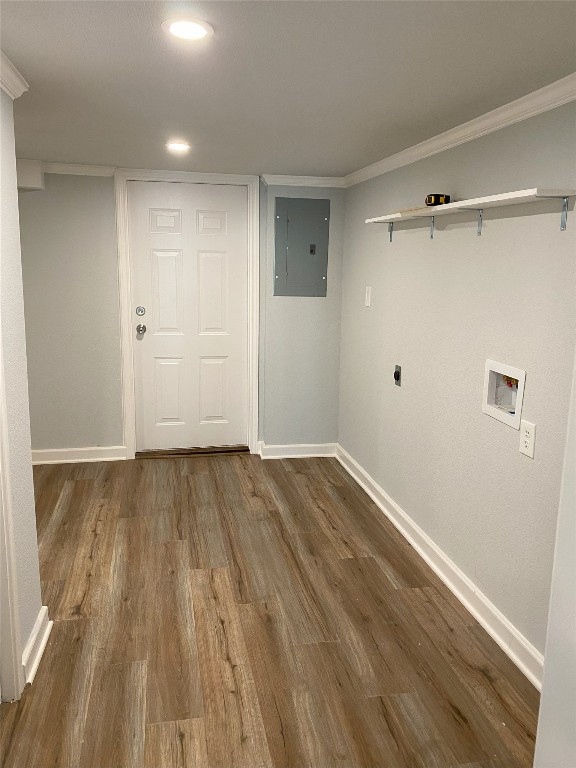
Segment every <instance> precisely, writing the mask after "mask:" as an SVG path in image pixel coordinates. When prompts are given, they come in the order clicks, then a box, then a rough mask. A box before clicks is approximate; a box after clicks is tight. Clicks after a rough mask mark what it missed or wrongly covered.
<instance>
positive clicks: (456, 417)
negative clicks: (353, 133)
mask: <svg viewBox="0 0 576 768" xmlns="http://www.w3.org/2000/svg"><path fill="white" fill-rule="evenodd" d="M575 122H576V105H575V104H571V105H568V106H565V107H561V108H559V109H556V110H554V111H551V112H548V113H546V114H543V115H540V116H538V117H535V118H532V119H530V120H528V121H525V122H522V123H519V124H517V125H513V126H511V127H509V128H506V129H503V130H501V131H498V132H496V133H494V134H491V135H488V136H485V137H483V138H480V139H478V140H476V141H474V142H471V143H468V144H464V145H462V146H460V147H458V148H456V149H453V150H450V151H447V152H443V153H441V154H439V155H436V156H434V157H431V158H428V159H426V160H423V161H420V162H418V163H415V164H413V165H411V166H409V167H406V168H401V169H399V170H397V171H394V172H392V173H388V174H386V175H385V176H382V177H379V178H377V179H373V180H370V181H368V182H365V183H363V184H360V185H358V186H356V187H353V188H351V189H350V190H348V192H347V204H346V228H345V246H344V271H343V300H342V348H341V383H340V431H339V438H340V443H341V444H342V445H343V447H344V448H345V449H346V450H347V451H348V452H349V453H351V454H352V456H353V457H354V458H355V459H356V460H357V461H358V462H359V463H360V464H361V465H362V466H363V467H364V468H365V469H366V470H367V471H368V472H369V473H370V474H371V475H372V477H373V478H374V479H375V480H376V482H377V483H378V484H379V485H381V486H382V487H383V488H384V489H385V491H386V492H387V493H388V494H389V495H390V496H391V497H392V498H393V499H394V500H395V501H396V502H397V503H398V504H399V505H400V506H401V507H402V508H403V509H404V510H405V511H406V512H407V513H408V514H409V515H410V516H411V517H412V518H413V519H414V520H415V522H416V523H417V524H418V525H419V526H421V527H422V528H423V529H424V531H425V532H426V533H427V534H428V535H429V536H430V537H431V538H432V539H433V540H434V541H435V542H436V543H437V544H438V545H439V546H440V547H441V548H442V549H443V550H444V552H446V554H447V555H448V556H449V557H450V558H452V560H454V562H455V563H456V564H457V565H458V566H460V568H461V569H462V570H463V571H464V572H465V573H466V574H467V575H468V576H469V577H470V578H471V579H472V581H473V582H475V583H476V584H477V585H478V587H479V588H480V589H481V590H482V591H483V592H484V593H485V594H486V595H487V596H488V598H489V599H490V600H491V601H492V602H493V603H494V604H495V605H496V606H497V607H498V608H499V609H500V610H501V611H502V613H504V615H505V616H506V617H507V618H508V619H509V620H510V621H511V622H512V623H513V624H514V625H515V626H516V627H517V628H518V629H519V630H520V632H522V634H524V635H525V637H526V638H527V639H528V640H529V641H530V642H531V643H533V644H534V645H535V646H536V647H537V648H538V649H539V650H540V651H543V650H544V636H545V629H546V618H547V611H548V599H549V591H550V579H551V572H552V555H553V546H554V535H555V529H556V519H557V510H558V498H559V489H560V477H561V471H562V459H563V452H564V439H565V434H566V421H567V406H568V399H569V391H570V383H571V372H572V360H573V351H574V340H575V319H576V318H575V313H576V306H575V302H574V295H575V294H574V289H575V286H576V281H575V270H576V260H575V258H574V255H575V250H576V249H575V244H576V217H575V216H574V213H573V212H571V215H570V217H569V226H568V231H567V232H560V231H559V224H560V215H559V209H560V204H559V203H549V202H544V203H541V204H534V205H531V206H527V205H526V206H518V207H514V208H508V209H498V210H490V211H487V212H486V221H485V226H484V233H483V235H482V237H477V236H476V224H475V219H474V214H470V215H468V214H463V215H458V216H457V217H454V218H451V217H450V218H448V217H447V218H438V219H437V225H438V227H437V232H436V236H435V239H434V240H433V241H431V240H430V239H429V235H428V228H427V227H428V221H426V220H423V221H421V222H419V223H417V224H416V225H408V224H406V225H403V227H398V231H397V232H396V233H395V235H394V242H393V243H392V244H389V243H388V238H387V231H386V226H384V225H370V226H367V225H365V224H364V219H365V218H367V217H371V216H377V215H381V214H384V213H386V212H387V211H392V210H395V209H397V208H398V207H409V206H414V205H418V204H421V203H422V201H423V198H424V196H425V195H426V194H427V193H428V192H438V191H440V192H442V191H447V192H450V193H452V195H454V196H455V197H457V198H461V199H462V198H467V197H475V196H477V195H483V194H495V193H498V192H506V191H512V190H516V189H524V188H527V187H534V186H542V187H574V186H576V184H575V179H576V154H575V153H574V144H573V140H574V135H575V130H574V129H575V127H576V126H575ZM366 285H371V286H372V307H371V308H369V309H368V308H365V307H364V306H363V304H364V287H365V286H366ZM486 358H492V359H495V360H497V361H500V362H504V363H508V364H510V365H513V366H516V367H519V368H523V369H525V370H526V391H525V399H524V410H523V417H524V418H526V419H527V420H529V421H532V422H535V423H536V424H537V438H536V455H535V458H534V460H531V459H529V458H527V457H525V456H523V455H521V454H520V453H519V451H518V446H519V439H520V438H519V433H518V431H516V430H513V429H512V428H510V427H507V426H505V425H504V424H502V423H501V422H498V421H496V420H494V419H492V418H490V417H489V416H486V415H484V414H483V413H482V412H481V398H482V386H483V373H484V362H485V359H486ZM396 363H398V364H400V365H402V374H403V383H402V387H401V388H398V387H396V386H394V383H393V380H392V373H393V370H394V365H395V364H396Z"/></svg>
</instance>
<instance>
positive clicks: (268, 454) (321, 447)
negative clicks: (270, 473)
mask: <svg viewBox="0 0 576 768" xmlns="http://www.w3.org/2000/svg"><path fill="white" fill-rule="evenodd" d="M337 447H338V444H337V443H303V444H297V443H296V444H293V445H266V443H263V442H262V441H260V443H259V444H258V448H259V451H258V452H259V454H260V456H261V457H262V458H263V459H309V458H312V457H314V456H321V457H324V458H326V457H329V456H336V449H337Z"/></svg>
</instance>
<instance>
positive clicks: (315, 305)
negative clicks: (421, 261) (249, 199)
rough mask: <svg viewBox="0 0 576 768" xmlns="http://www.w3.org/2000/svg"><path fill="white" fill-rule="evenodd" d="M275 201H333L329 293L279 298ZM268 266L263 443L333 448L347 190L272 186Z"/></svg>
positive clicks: (264, 295) (266, 253) (265, 266)
mask: <svg viewBox="0 0 576 768" xmlns="http://www.w3.org/2000/svg"><path fill="white" fill-rule="evenodd" d="M276 197H312V198H321V199H330V201H331V202H330V242H329V250H328V293H327V296H326V297H325V298H318V297H301V296H274V295H273V282H274V277H273V276H274V210H275V199H276ZM267 210H268V214H267V247H266V250H265V251H263V252H262V253H261V255H260V258H261V261H262V278H263V280H264V284H263V288H262V291H261V296H262V301H263V308H262V316H263V319H264V322H263V336H262V341H261V350H262V352H263V360H262V361H261V365H262V366H263V368H262V390H261V394H260V403H261V408H262V410H263V433H262V435H261V437H262V439H263V440H264V441H265V442H266V443H268V444H269V445H282V444H289V443H333V442H336V440H337V437H338V375H339V355H340V306H341V289H342V285H341V269H342V234H343V224H344V190H334V189H332V190H330V189H311V188H309V187H307V188H299V187H269V188H268V190H267Z"/></svg>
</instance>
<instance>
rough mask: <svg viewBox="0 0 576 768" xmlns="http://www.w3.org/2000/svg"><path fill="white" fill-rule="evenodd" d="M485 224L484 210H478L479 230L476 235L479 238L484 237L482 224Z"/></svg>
mask: <svg viewBox="0 0 576 768" xmlns="http://www.w3.org/2000/svg"><path fill="white" fill-rule="evenodd" d="M483 222H484V208H480V209H479V210H478V229H477V230H476V234H477V235H478V237H481V236H482V224H483Z"/></svg>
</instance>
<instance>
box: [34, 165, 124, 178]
mask: <svg viewBox="0 0 576 768" xmlns="http://www.w3.org/2000/svg"><path fill="white" fill-rule="evenodd" d="M42 168H43V171H44V173H61V174H65V175H68V176H114V172H115V171H116V168H114V167H113V166H112V165H75V164H73V163H43V166H42Z"/></svg>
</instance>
